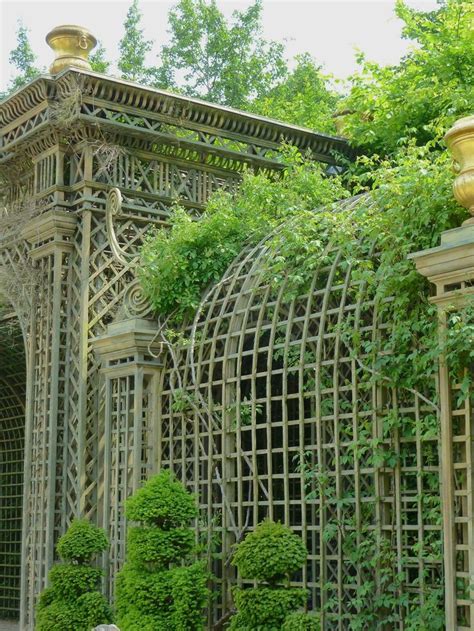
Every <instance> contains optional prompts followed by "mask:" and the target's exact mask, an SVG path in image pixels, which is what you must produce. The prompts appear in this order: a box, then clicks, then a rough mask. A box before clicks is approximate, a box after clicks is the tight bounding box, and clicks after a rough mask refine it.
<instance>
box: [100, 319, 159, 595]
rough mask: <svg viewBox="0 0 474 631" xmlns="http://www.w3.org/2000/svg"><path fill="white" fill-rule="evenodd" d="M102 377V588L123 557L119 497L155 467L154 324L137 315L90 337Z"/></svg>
mask: <svg viewBox="0 0 474 631" xmlns="http://www.w3.org/2000/svg"><path fill="white" fill-rule="evenodd" d="M92 345H93V347H94V350H95V352H96V353H97V355H98V357H99V359H100V362H101V374H102V378H103V379H104V380H105V410H104V418H103V419H99V425H100V429H99V434H100V435H101V437H102V441H101V442H102V445H101V451H102V455H103V467H102V469H101V471H102V474H101V481H100V486H99V498H101V500H102V501H100V502H99V504H100V506H101V507H102V515H99V521H101V523H102V527H103V528H104V529H105V531H106V532H107V534H108V535H109V537H110V542H111V550H110V553H107V554H106V555H105V557H104V563H105V570H106V580H108V585H107V591H108V594H109V595H110V596H111V595H112V594H113V578H114V575H115V574H116V572H117V571H118V570H119V569H120V567H121V565H122V564H123V562H124V560H125V545H124V542H125V530H126V521H125V517H124V512H123V509H124V506H123V504H124V501H125V500H126V498H127V497H128V496H129V495H131V494H132V493H133V492H134V491H136V490H137V489H138V488H139V486H140V483H141V481H142V480H143V478H145V477H148V476H149V475H150V474H152V473H154V472H156V470H157V455H156V450H157V448H158V441H157V437H156V435H155V432H156V428H157V427H158V419H157V418H156V415H157V412H158V406H157V405H156V400H155V397H156V396H157V393H158V390H159V378H160V372H161V366H162V362H161V361H160V359H159V354H160V352H161V345H160V342H159V340H158V339H157V325H156V323H154V322H151V321H149V320H145V319H143V318H128V319H126V320H123V321H118V322H114V323H112V324H110V325H109V326H108V328H107V333H106V334H105V335H102V336H100V337H98V338H96V339H95V340H93V342H92Z"/></svg>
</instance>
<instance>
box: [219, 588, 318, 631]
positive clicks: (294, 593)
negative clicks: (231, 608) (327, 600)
mask: <svg viewBox="0 0 474 631" xmlns="http://www.w3.org/2000/svg"><path fill="white" fill-rule="evenodd" d="M232 593H233V596H234V601H235V605H236V607H237V610H238V613H237V614H236V615H235V616H233V617H232V620H231V623H230V626H229V631H256V630H258V631H277V630H280V629H281V628H282V624H283V622H284V621H285V619H286V617H287V616H288V614H289V613H291V612H292V611H294V610H295V609H299V608H300V607H303V606H304V605H305V604H306V600H307V598H308V594H307V592H306V590H304V589H298V588H290V587H268V586H261V587H255V588H253V589H241V588H239V587H235V588H234V590H233V592H232Z"/></svg>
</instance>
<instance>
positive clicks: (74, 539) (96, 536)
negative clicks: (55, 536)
mask: <svg viewBox="0 0 474 631" xmlns="http://www.w3.org/2000/svg"><path fill="white" fill-rule="evenodd" d="M107 546H108V541H107V537H106V535H105V533H104V531H103V530H102V529H101V528H97V527H96V526H93V525H92V524H90V523H89V522H88V521H86V520H75V521H73V523H72V524H71V526H70V528H69V530H68V531H67V532H66V534H65V535H63V536H62V537H61V538H60V539H59V541H58V545H57V551H58V554H59V556H60V557H61V559H62V561H63V563H60V564H57V565H55V566H54V567H53V568H52V569H51V571H50V573H49V582H50V587H48V588H47V589H45V590H44V591H43V593H42V594H41V596H40V599H39V603H38V608H37V614H38V615H37V623H36V631H90V630H91V629H93V628H94V627H96V626H97V625H99V624H104V623H108V622H112V611H111V609H110V607H109V604H108V603H107V601H106V600H105V598H104V596H103V595H102V594H101V593H100V592H99V591H98V590H99V587H100V579H101V577H102V570H100V569H99V568H96V567H92V566H91V565H90V563H91V561H92V559H93V557H94V556H95V555H96V554H98V553H100V552H103V551H104V550H105V549H106V548H107Z"/></svg>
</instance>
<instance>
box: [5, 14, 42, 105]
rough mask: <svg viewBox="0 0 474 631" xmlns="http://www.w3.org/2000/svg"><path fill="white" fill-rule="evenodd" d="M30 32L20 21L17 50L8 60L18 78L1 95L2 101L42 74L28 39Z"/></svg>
mask: <svg viewBox="0 0 474 631" xmlns="http://www.w3.org/2000/svg"><path fill="white" fill-rule="evenodd" d="M28 33H29V30H28V29H27V28H26V26H24V24H23V23H22V22H21V21H19V22H18V28H17V32H16V42H17V45H16V48H14V49H13V50H12V51H11V52H10V55H9V57H8V60H9V62H10V64H11V65H12V66H14V68H15V69H16V71H17V73H18V74H17V76H16V77H15V78H14V79H13V80H12V81H11V82H10V85H9V86H8V90H7V92H6V93H4V94H0V100H1V99H3V98H6V97H7V96H8V95H9V94H10V93H11V92H14V91H15V90H18V89H19V88H22V87H23V86H24V85H26V84H27V83H29V82H30V81H32V80H33V79H34V78H35V77H37V76H38V75H40V74H41V70H40V69H39V68H38V67H37V66H36V59H37V56H36V55H35V54H34V52H33V49H32V48H31V44H30V40H29V39H28Z"/></svg>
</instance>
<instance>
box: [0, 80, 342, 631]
mask: <svg viewBox="0 0 474 631" xmlns="http://www.w3.org/2000/svg"><path fill="white" fill-rule="evenodd" d="M0 124H1V133H0V165H1V167H0V168H1V174H2V178H3V185H2V194H3V196H4V209H3V211H2V213H3V214H2V222H3V223H2V235H1V236H0V266H1V273H2V279H3V282H2V288H3V293H4V294H5V298H6V299H7V301H8V302H9V305H8V307H7V311H11V310H12V308H13V309H14V311H15V318H6V317H5V319H4V322H5V323H6V322H7V320H8V322H14V321H18V319H19V321H20V323H21V326H22V329H23V336H24V339H25V340H26V345H25V346H24V347H22V344H21V343H18V344H17V343H15V346H14V349H15V350H14V351H12V352H15V353H17V356H18V358H19V361H18V362H15V363H14V364H13V363H12V362H11V361H10V360H9V359H8V356H7V355H6V354H5V353H4V352H3V350H4V348H9V347H10V346H11V345H12V344H13V342H12V338H10V337H8V336H7V337H5V336H6V333H4V338H2V342H1V344H2V360H1V362H2V363H1V365H0V367H1V369H2V372H1V374H0V377H1V381H0V383H1V384H5V385H4V386H3V385H2V390H1V393H0V401H1V402H2V410H1V411H0V418H1V419H2V429H1V432H2V433H1V436H0V438H2V442H1V443H0V444H1V448H2V449H3V450H4V452H5V454H6V456H5V457H3V456H2V460H1V461H0V462H1V463H2V464H0V475H2V476H3V477H2V484H3V485H4V487H2V488H4V490H3V495H2V497H4V498H5V501H6V500H7V498H11V502H10V503H9V508H8V510H7V509H6V508H5V510H2V511H1V512H0V520H1V524H0V532H2V535H1V537H3V538H4V539H5V538H7V539H8V541H5V542H4V543H3V539H1V538H0V564H2V565H1V567H0V574H1V575H2V576H5V577H6V580H7V581H8V583H6V584H5V585H6V586H5V589H3V591H2V594H1V595H0V615H4V616H5V615H13V616H14V615H16V613H17V612H18V609H19V599H20V593H21V603H22V604H21V627H22V629H27V628H31V624H32V622H31V621H32V615H33V609H34V602H35V599H36V596H37V594H38V592H39V591H40V590H41V589H42V587H43V586H44V583H45V577H46V575H47V571H48V569H49V567H50V566H51V563H52V562H53V558H54V543H55V541H56V539H57V537H58V535H59V534H60V533H62V532H64V530H65V528H66V527H67V525H68V524H69V523H70V521H71V519H72V518H73V517H74V516H75V515H79V514H81V515H86V516H88V517H90V518H91V519H94V520H97V521H98V522H99V523H101V524H103V525H104V526H105V527H106V528H107V530H108V531H109V533H110V535H111V539H112V541H113V549H112V554H111V556H110V559H111V565H112V569H116V567H117V565H118V564H119V563H120V562H121V560H122V559H123V545H124V518H123V514H122V512H121V509H122V502H123V499H124V498H125V497H126V496H127V495H128V494H129V493H130V492H131V491H132V490H134V489H135V488H137V485H138V484H139V482H140V480H141V479H142V477H143V476H144V475H147V474H148V473H149V472H150V471H152V470H155V469H156V467H157V466H158V456H157V450H158V442H157V441H158V435H159V427H158V420H157V416H156V415H157V410H158V405H157V397H158V392H159V390H158V383H159V380H160V362H157V361H156V359H155V358H154V357H152V356H151V355H150V352H149V350H148V345H149V343H150V341H151V340H152V339H153V337H154V335H155V331H154V329H153V327H152V326H151V327H150V324H149V323H146V322H144V321H143V316H144V315H145V311H146V305H145V304H144V303H143V302H142V298H141V295H140V289H139V286H138V282H137V279H136V278H135V274H134V270H133V257H134V256H135V255H136V253H137V250H138V247H139V245H140V243H141V241H142V238H143V235H144V234H145V232H146V231H147V230H149V229H150V227H152V226H156V227H161V226H163V225H164V224H166V219H167V216H168V213H169V208H170V206H171V205H172V204H173V203H175V202H176V201H178V200H179V202H180V203H181V204H182V205H183V206H184V207H186V208H187V209H189V212H190V213H192V214H193V215H198V214H199V213H200V212H201V211H202V209H203V208H204V205H205V203H206V200H207V199H208V197H209V195H210V194H211V193H212V192H213V191H215V190H217V189H219V188H222V189H225V190H232V189H233V188H235V187H236V186H238V184H239V180H240V178H241V175H242V172H243V170H244V169H245V168H252V169H256V170H261V171H264V172H278V170H280V169H281V168H282V161H281V158H280V155H279V148H280V144H281V141H282V140H287V141H289V142H292V143H294V144H295V145H297V146H298V147H300V148H301V149H302V150H304V151H309V152H311V153H312V155H313V156H314V158H315V159H316V160H320V161H322V162H324V163H326V164H327V165H328V166H330V165H334V164H335V161H336V158H335V153H336V152H342V153H346V154H347V153H348V152H349V149H348V147H347V145H346V143H345V142H344V141H343V140H341V139H337V138H331V137H327V136H324V135H319V134H315V133H312V132H311V131H308V130H304V129H299V128H296V127H291V126H288V125H284V124H280V123H278V122H275V121H270V120H266V119H263V118H259V117H256V116H251V115H247V114H245V113H243V112H238V111H234V110H231V109H228V108H224V107H219V106H217V105H212V104H209V103H204V102H200V101H197V100H193V99H189V98H186V97H182V96H176V95H173V94H168V93H165V92H161V91H158V90H152V89H146V88H143V87H140V86H137V85H134V84H131V83H127V82H124V81H120V80H116V79H112V78H108V77H104V76H101V75H97V74H94V73H92V72H89V71H87V70H82V69H78V68H69V69H65V70H63V71H62V72H60V73H59V74H57V75H55V76H42V77H40V78H38V79H36V80H34V81H33V82H32V83H31V84H29V85H28V86H26V87H25V88H23V89H22V90H20V91H19V92H17V93H16V94H14V95H12V96H11V97H9V98H8V99H7V100H6V101H4V102H3V103H2V104H1V105H0ZM111 189H114V192H115V193H116V192H117V190H119V191H120V194H121V200H120V201H121V203H120V212H121V215H120V217H118V216H114V212H116V211H117V210H118V208H117V207H115V206H114V200H115V201H117V198H116V197H115V198H114V196H113V194H112V195H111V196H110V203H109V211H110V213H109V215H108V219H107V218H106V199H107V196H108V194H109V191H110V190H111ZM115 189H117V190H115ZM112 221H114V222H115V230H113V231H112V230H111V222H112ZM108 229H109V233H108ZM114 319H115V320H116V321H118V322H121V324H116V325H113V326H111V327H110V330H108V329H107V326H108V325H109V324H110V323H111V322H112V321H113V320H114ZM114 327H115V328H114ZM1 330H2V332H4V331H7V330H10V328H9V327H6V325H5V326H4V325H3V324H2V328H1ZM104 336H105V337H104ZM98 338H99V339H98ZM17 339H18V337H15V340H17ZM20 342H22V340H20ZM93 344H95V345H96V347H97V351H98V352H97V353H95V352H94V350H93ZM12 348H13V347H12ZM25 348H26V359H23V356H24V354H25ZM101 360H102V362H103V364H102V366H103V371H102V372H101V371H100V361H101ZM10 373H11V374H10ZM25 383H26V384H27V385H26V390H25ZM12 397H13V399H14V400H13V399H12ZM21 419H24V420H21ZM149 428H151V429H149ZM2 454H3V451H2ZM23 454H24V469H23V470H22V471H20V468H21V460H22V459H23ZM10 461H12V462H13V461H14V465H12V467H13V469H14V475H13V473H12V475H11V476H10V473H9V471H10V469H9V467H10V465H9V462H10ZM13 469H12V471H13ZM21 475H23V480H21V481H20V477H21ZM9 476H10V477H11V479H10V477H9ZM21 486H23V488H24V492H23V501H22V502H20V500H19V497H20V496H19V489H20V487H21ZM1 501H2V500H0V510H1V509H2V504H1ZM20 513H21V514H20ZM20 531H21V546H22V550H21V559H22V561H21V563H20V548H19V537H20ZM3 533H5V534H3ZM20 566H21V585H20V582H19V580H18V577H19V575H20Z"/></svg>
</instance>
